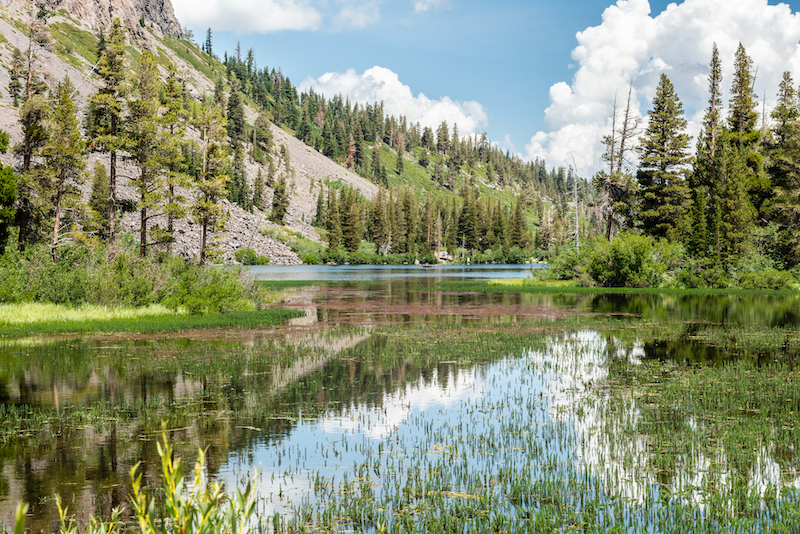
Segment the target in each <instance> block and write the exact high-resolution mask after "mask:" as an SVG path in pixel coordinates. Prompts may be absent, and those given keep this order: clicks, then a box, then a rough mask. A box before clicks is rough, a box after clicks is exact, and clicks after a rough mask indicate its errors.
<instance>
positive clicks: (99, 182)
mask: <svg viewBox="0 0 800 534" xmlns="http://www.w3.org/2000/svg"><path fill="white" fill-rule="evenodd" d="M108 195H109V188H108V171H107V170H106V166H105V165H103V164H102V163H100V162H99V161H97V162H95V164H94V170H93V171H92V193H91V195H90V196H89V220H88V221H87V222H85V223H84V225H83V229H84V230H85V231H87V232H94V233H96V234H97V235H99V236H101V237H107V235H106V234H105V232H107V231H108Z"/></svg>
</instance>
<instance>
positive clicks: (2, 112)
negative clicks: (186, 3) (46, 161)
mask: <svg viewBox="0 0 800 534" xmlns="http://www.w3.org/2000/svg"><path fill="white" fill-rule="evenodd" d="M111 3H113V4H114V6H113V9H114V10H120V9H123V8H124V9H126V10H132V11H130V13H131V16H134V15H135V17H134V23H135V26H134V28H137V29H142V28H141V27H140V26H139V16H140V15H139V14H137V13H139V12H138V11H135V10H133V9H134V8H133V7H131V6H134V5H135V3H141V4H143V5H147V6H151V8H154V9H155V7H154V6H158V5H163V6H165V8H164V9H167V8H168V11H169V13H168V14H166V15H164V18H165V21H164V22H163V24H164V25H165V26H164V27H165V28H166V29H169V28H171V27H172V26H170V24H169V23H168V19H170V18H171V19H174V15H172V14H171V13H172V11H171V10H172V6H171V4H170V3H169V0H87V2H86V4H87V6H94V11H92V13H95V15H91V14H90V13H89V11H87V12H86V14H85V15H82V14H81V13H83V12H82V11H80V9H84V8H85V9H87V10H88V9H89V7H86V6H84V7H83V8H82V7H80V6H82V5H83V4H82V3H81V2H80V1H77V0H48V6H51V7H50V9H66V10H67V13H68V14H69V15H70V17H64V15H63V13H62V14H58V13H56V15H54V16H53V17H52V18H51V19H50V20H51V23H52V22H67V23H70V24H73V25H74V24H76V23H75V21H74V20H72V18H73V17H74V18H77V19H79V20H81V21H82V22H84V26H85V28H86V27H93V26H92V25H93V24H100V25H103V24H106V23H105V22H104V21H105V20H106V19H103V17H102V16H101V15H99V14H97V12H98V9H100V8H102V6H106V7H109V9H110V8H111V7H110V4H111ZM68 5H72V6H73V8H74V10H73V11H70V9H73V8H68V7H63V6H68ZM28 6H29V4H26V3H25V2H23V0H11V4H10V5H9V6H6V7H2V6H0V14H2V15H6V16H11V17H14V18H18V19H20V20H28V19H27V17H29V16H30V14H29V11H26V10H25V9H27V7H28ZM56 6H62V7H56ZM97 6H100V8H98V7H97ZM134 7H135V6H134ZM115 12H116V11H115ZM92 16H94V17H95V19H92ZM114 16H117V15H114ZM145 18H146V19H147V20H150V19H149V18H148V17H147V15H145ZM107 20H108V24H110V18H109V19H107ZM103 27H104V28H107V27H108V26H103ZM174 27H175V28H177V30H180V25H179V24H178V22H177V20H174ZM159 28H160V26H159ZM159 31H161V30H159ZM0 34H2V36H3V37H5V38H6V40H7V42H5V43H0V64H3V65H4V66H5V67H7V66H8V65H9V63H10V58H11V51H12V49H13V47H17V48H19V49H20V50H26V49H27V47H28V36H27V35H25V34H24V33H23V32H21V31H19V29H18V28H17V27H15V26H14V25H12V24H10V23H9V22H8V21H6V20H4V19H3V18H0ZM142 38H143V39H145V42H146V46H148V47H149V48H150V49H151V50H153V51H154V52H155V53H157V54H158V53H159V52H161V53H163V54H165V55H167V57H169V58H170V59H172V60H173V61H174V62H175V63H176V64H177V65H178V67H179V70H180V72H181V73H183V75H184V76H183V77H184V79H185V80H186V83H187V86H188V87H187V88H188V90H189V93H190V94H191V95H192V97H194V98H196V99H200V98H202V96H203V95H208V94H210V93H211V92H212V91H213V88H214V82H213V81H212V80H210V79H208V77H206V76H205V75H204V74H203V73H202V72H199V71H197V70H195V69H193V68H192V67H191V65H190V64H188V63H187V62H185V61H183V60H182V59H181V58H179V57H177V56H176V54H174V53H173V52H172V50H170V49H169V48H167V47H166V46H164V45H163V44H161V43H160V40H159V38H158V32H154V34H151V33H150V32H146V31H145V32H144V35H143V37H142ZM37 55H38V56H39V67H40V70H41V71H42V73H43V77H44V79H45V81H46V82H47V83H48V85H49V86H50V87H53V86H54V85H55V83H56V82H58V81H59V80H62V79H64V77H69V78H70V79H71V81H72V83H73V84H74V85H75V86H76V87H79V90H78V93H77V95H76V98H77V101H78V107H79V109H80V110H81V111H83V110H85V109H86V106H87V102H88V97H89V95H90V94H92V93H93V92H95V91H96V90H97V87H98V83H99V82H98V80H97V77H96V76H94V75H89V76H88V77H87V74H89V73H90V69H91V65H90V64H89V63H88V62H87V61H86V60H85V59H83V58H80V57H76V59H77V60H78V61H79V62H80V63H82V64H83V67H82V68H77V67H75V66H73V65H72V64H70V63H68V62H66V61H64V60H63V59H62V58H61V57H59V56H58V55H56V54H55V53H54V52H53V51H52V50H47V49H45V48H40V49H39V50H37ZM8 82H9V75H8V71H7V69H6V68H0V129H2V130H5V131H6V132H8V133H9V134H11V138H12V145H13V144H15V143H17V142H19V141H20V139H21V135H22V132H21V129H20V126H19V122H18V120H19V110H18V109H17V108H15V107H13V106H12V101H11V98H10V96H9V94H8V91H7V87H8ZM245 111H246V117H247V121H248V122H249V123H250V124H252V123H253V122H254V121H255V118H256V117H257V116H258V113H257V112H256V111H255V110H253V109H250V108H246V110H245ZM272 133H273V138H274V141H275V148H274V151H273V152H274V155H273V158H275V161H276V162H277V164H278V172H279V173H284V174H285V175H286V176H287V179H286V182H287V185H288V186H289V189H290V191H289V192H290V194H289V207H288V209H287V213H286V220H285V228H286V229H288V230H290V231H293V232H299V233H300V234H302V235H303V236H305V237H307V238H309V239H312V240H314V241H318V242H319V241H321V239H320V236H319V234H318V233H317V232H316V230H315V229H314V228H313V227H312V226H311V224H310V223H311V221H312V219H313V218H314V214H315V212H316V204H317V197H318V195H319V191H320V188H321V187H324V183H325V181H326V180H330V181H331V182H336V181H341V182H342V184H344V185H347V186H349V187H353V188H355V189H356V190H358V191H359V192H360V193H361V194H362V195H363V196H365V197H366V198H369V199H372V198H374V196H375V195H376V194H377V191H378V188H377V187H376V186H375V185H374V184H372V183H371V182H369V181H367V180H365V179H364V178H362V177H360V176H358V175H357V174H355V173H353V172H351V171H349V170H347V169H345V168H344V167H342V166H341V165H339V164H337V163H335V162H333V161H331V160H330V159H328V158H327V157H325V156H323V155H322V154H320V153H319V152H317V151H316V150H314V149H313V148H311V147H309V146H307V145H306V144H304V143H303V142H302V141H300V140H299V139H297V138H295V137H293V136H292V135H290V134H289V133H287V132H285V131H283V130H282V129H280V128H278V127H277V126H274V125H273V126H272ZM190 135H192V136H194V137H195V138H197V137H198V136H197V132H191V131H190ZM281 145H285V146H286V149H287V151H288V154H289V163H290V169H286V167H285V165H284V162H282V161H280V158H278V157H277V155H278V154H280V147H281ZM247 159H248V161H247V177H248V180H249V181H250V184H251V186H252V184H253V181H254V180H255V178H256V176H257V174H258V171H259V165H258V164H257V163H256V162H254V161H252V160H250V159H249V158H247ZM0 161H2V162H3V163H4V164H6V165H12V166H16V165H18V163H19V162H18V161H17V158H15V157H14V155H13V154H12V153H11V151H9V153H8V154H3V155H0ZM95 161H100V162H101V163H104V164H105V165H106V166H108V156H107V155H106V154H97V153H94V154H91V155H89V157H88V158H87V167H86V174H87V176H88V175H89V174H90V173H91V171H92V169H93V167H94V163H95ZM136 172H137V170H136V168H135V167H133V166H130V165H126V164H123V166H122V167H121V168H120V175H121V177H120V179H119V191H118V197H119V198H120V199H121V200H128V201H131V202H135V201H136V192H135V190H134V189H133V188H132V187H130V186H129V184H128V178H129V177H131V176H135V173H136ZM261 172H262V174H263V175H264V176H266V175H267V172H266V168H264V167H261ZM82 192H83V198H84V200H85V201H86V200H88V198H89V195H90V194H91V182H90V180H88V179H87V180H86V181H85V182H84V184H83V185H82ZM183 194H184V195H185V196H187V197H189V196H190V192H188V191H184V192H183ZM271 202H272V190H271V189H270V188H267V189H266V191H265V206H267V207H268V206H270V205H271ZM225 209H226V212H227V214H228V220H227V222H226V224H225V229H224V231H221V232H218V233H217V234H216V235H212V236H210V242H212V243H213V245H214V246H215V247H216V248H217V250H218V252H219V259H220V260H222V261H233V258H234V254H235V252H236V250H237V249H238V248H242V247H250V248H252V249H253V250H255V252H256V253H257V254H259V255H263V256H267V257H269V258H270V261H271V263H273V264H298V263H300V259H299V257H298V256H297V254H295V253H294V252H293V251H292V250H291V249H290V248H289V247H287V246H286V245H285V244H282V243H280V242H278V241H276V240H275V239H272V238H271V237H268V236H265V235H262V234H261V233H260V232H259V230H260V229H263V228H270V227H273V228H277V227H278V226H277V225H276V224H274V223H272V222H270V221H268V220H267V217H268V215H269V213H261V212H259V211H258V210H254V213H249V212H247V211H245V210H242V209H241V208H239V207H238V206H236V205H234V204H230V203H226V204H225ZM152 222H153V224H159V225H160V226H161V227H164V226H166V221H165V220H164V218H161V220H159V218H156V219H155V220H153V221H152ZM122 227H123V228H124V229H125V230H126V231H130V232H131V233H133V234H134V235H135V234H136V233H137V232H138V228H139V221H138V213H128V214H125V216H124V217H123V220H122ZM175 228H176V231H175V238H176V242H175V243H174V244H172V245H171V249H172V252H173V253H175V254H178V255H180V256H183V257H187V258H196V257H197V254H198V252H199V244H200V229H199V226H198V225H196V224H193V223H192V222H191V221H190V220H183V221H178V222H176V224H175ZM135 237H136V238H137V239H138V236H137V235H135Z"/></svg>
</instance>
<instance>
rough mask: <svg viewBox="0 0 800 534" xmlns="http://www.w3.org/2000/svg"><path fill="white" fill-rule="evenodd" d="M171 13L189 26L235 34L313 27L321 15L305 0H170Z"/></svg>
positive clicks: (318, 23) (312, 28) (320, 21)
mask: <svg viewBox="0 0 800 534" xmlns="http://www.w3.org/2000/svg"><path fill="white" fill-rule="evenodd" d="M172 5H173V7H174V9H175V15H176V16H177V17H178V19H179V20H180V21H181V22H182V23H183V24H186V25H187V26H189V27H192V28H212V29H213V30H215V31H216V30H219V31H224V30H230V31H234V32H239V33H248V32H257V33H269V32H276V31H283V30H316V29H318V28H319V27H320V25H321V23H322V14H321V13H320V12H319V10H318V9H317V8H315V7H314V6H313V5H312V4H311V2H309V1H307V0H172Z"/></svg>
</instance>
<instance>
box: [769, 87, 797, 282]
mask: <svg viewBox="0 0 800 534" xmlns="http://www.w3.org/2000/svg"><path fill="white" fill-rule="evenodd" d="M772 118H773V119H774V120H775V126H774V129H773V131H774V133H775V139H776V145H775V147H774V149H773V152H772V158H771V160H772V162H771V165H770V167H769V174H770V177H771V179H772V183H773V187H774V189H773V194H772V195H771V199H770V201H769V204H768V209H767V212H768V213H769V216H770V220H771V221H773V222H775V223H776V224H777V229H778V232H777V234H778V235H777V243H776V245H777V247H776V248H777V251H776V252H777V256H778V257H779V258H780V260H781V261H782V262H783V264H784V265H785V266H786V267H793V266H795V265H797V264H798V262H800V113H798V109H797V101H796V96H795V90H794V83H793V81H792V77H791V74H789V73H788V72H786V73H784V75H783V80H782V81H781V84H780V89H779V91H778V104H777V106H776V107H775V110H774V111H773V112H772Z"/></svg>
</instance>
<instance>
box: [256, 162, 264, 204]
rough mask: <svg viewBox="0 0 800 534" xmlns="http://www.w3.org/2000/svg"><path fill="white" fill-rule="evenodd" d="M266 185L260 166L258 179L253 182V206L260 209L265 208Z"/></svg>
mask: <svg viewBox="0 0 800 534" xmlns="http://www.w3.org/2000/svg"><path fill="white" fill-rule="evenodd" d="M264 186H265V184H264V174H263V173H262V172H261V167H259V168H258V173H257V174H256V179H255V181H254V182H253V206H255V207H256V208H258V209H260V210H263V209H264Z"/></svg>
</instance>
